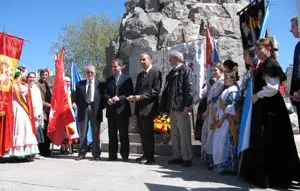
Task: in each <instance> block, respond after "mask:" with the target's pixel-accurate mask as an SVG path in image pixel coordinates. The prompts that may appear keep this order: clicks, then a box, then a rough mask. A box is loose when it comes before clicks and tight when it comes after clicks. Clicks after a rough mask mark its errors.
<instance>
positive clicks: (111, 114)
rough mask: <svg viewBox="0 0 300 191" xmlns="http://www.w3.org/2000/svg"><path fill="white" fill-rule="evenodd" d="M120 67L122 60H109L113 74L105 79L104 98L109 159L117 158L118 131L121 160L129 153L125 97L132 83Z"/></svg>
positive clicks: (124, 159)
mask: <svg viewBox="0 0 300 191" xmlns="http://www.w3.org/2000/svg"><path fill="white" fill-rule="evenodd" d="M122 69H123V62H122V60H120V59H115V60H113V61H112V62H111V70H112V73H113V75H112V76H110V77H108V78H107V79H106V93H105V100H106V102H107V108H106V117H107V120H108V136H109V146H108V150H109V157H108V160H109V161H116V160H118V157H117V152H118V131H119V137H120V142H121V149H120V154H121V156H122V159H123V161H127V160H128V155H129V137H128V126H129V117H130V116H131V109H130V104H129V101H128V100H127V99H126V97H128V96H129V95H132V93H133V84H132V79H131V77H130V76H128V75H126V74H123V73H122Z"/></svg>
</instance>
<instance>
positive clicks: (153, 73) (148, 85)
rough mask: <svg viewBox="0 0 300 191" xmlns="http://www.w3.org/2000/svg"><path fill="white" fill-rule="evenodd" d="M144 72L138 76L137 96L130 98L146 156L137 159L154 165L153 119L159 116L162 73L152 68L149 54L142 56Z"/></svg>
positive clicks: (142, 162)
mask: <svg viewBox="0 0 300 191" xmlns="http://www.w3.org/2000/svg"><path fill="white" fill-rule="evenodd" d="M140 63H141V66H142V68H143V71H142V72H140V73H139V74H138V76H137V80H136V86H135V96H129V101H134V102H136V103H135V115H136V116H137V122H138V128H139V129H140V134H141V140H142V146H143V151H144V154H143V156H142V157H139V158H137V159H136V161H137V162H140V163H141V164H152V163H154V162H155V160H154V129H153V126H154V124H153V119H154V117H155V116H156V115H157V114H158V106H159V105H158V101H159V100H158V99H159V93H160V90H161V83H162V77H161V72H160V71H158V70H157V69H155V68H154V67H152V58H151V56H150V55H149V54H147V53H143V54H141V55H140Z"/></svg>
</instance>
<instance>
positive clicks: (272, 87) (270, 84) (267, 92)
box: [257, 75, 280, 98]
mask: <svg viewBox="0 0 300 191" xmlns="http://www.w3.org/2000/svg"><path fill="white" fill-rule="evenodd" d="M264 79H265V81H266V83H267V85H266V86H264V87H263V88H262V89H261V90H260V91H259V92H257V96H258V97H259V98H264V97H272V96H274V95H275V94H276V93H277V92H278V90H279V86H280V79H279V77H273V78H272V77H270V76H268V75H265V76H264Z"/></svg>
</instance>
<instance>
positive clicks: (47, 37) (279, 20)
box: [0, 0, 297, 71]
mask: <svg viewBox="0 0 300 191" xmlns="http://www.w3.org/2000/svg"><path fill="white" fill-rule="evenodd" d="M125 2H126V0H84V1H81V0H75V1H74V0H51V1H41V0H26V1H20V0H9V1H5V0H2V2H1V11H0V30H1V31H3V30H4V31H5V32H6V33H9V34H12V35H15V36H19V37H22V38H24V39H25V45H24V47H23V51H22V56H21V59H20V62H19V64H20V65H23V66H26V67H27V68H28V70H29V71H35V70H37V69H40V68H45V67H50V68H52V69H53V68H54V60H53V55H52V54H51V53H50V47H51V43H52V42H54V41H56V40H57V37H58V35H59V34H60V33H61V32H62V27H63V26H64V24H70V23H73V22H75V21H77V20H80V19H81V18H82V17H83V16H87V15H98V14H100V13H101V12H103V13H105V14H107V15H108V16H109V17H111V18H115V19H117V18H122V16H123V14H124V13H125V7H124V3H125ZM237 11H238V10H237ZM296 12H297V11H296V0H272V6H271V10H270V17H269V20H268V31H269V34H271V35H275V36H276V39H277V41H278V42H279V62H280V64H281V65H282V67H283V69H284V70H285V69H286V67H288V66H289V65H291V64H292V60H293V53H294V47H295V45H296V43H297V39H295V38H294V37H293V35H292V34H291V33H290V32H289V31H290V19H291V17H293V16H296Z"/></svg>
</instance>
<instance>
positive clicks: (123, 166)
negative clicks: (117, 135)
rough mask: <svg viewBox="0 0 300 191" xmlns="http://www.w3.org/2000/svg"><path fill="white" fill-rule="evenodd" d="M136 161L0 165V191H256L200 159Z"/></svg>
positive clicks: (59, 158)
mask: <svg viewBox="0 0 300 191" xmlns="http://www.w3.org/2000/svg"><path fill="white" fill-rule="evenodd" d="M299 136H300V135H299ZM299 140H300V137H299ZM298 146H300V145H299V144H298ZM138 156H139V155H133V154H132V155H130V157H129V158H130V160H129V161H128V162H123V161H121V160H119V161H106V159H107V157H108V154H107V153H102V154H101V161H92V160H91V158H92V157H91V155H90V154H88V155H87V159H85V160H82V161H75V160H74V158H75V157H76V154H73V155H58V154H56V153H54V156H53V157H52V158H45V159H41V160H35V161H33V162H25V163H3V164H0V191H123V190H124V191H125V190H126V191H129V190H130V191H134V190H137V191H198V190H199V191H200V190H203V191H212V190H220V191H227V190H261V189H258V188H255V187H254V186H253V185H250V184H248V183H246V182H244V181H243V180H241V179H239V178H238V177H236V176H232V175H219V174H217V173H215V172H213V171H209V170H207V168H206V166H205V164H204V163H203V161H202V160H201V159H200V158H195V159H194V160H193V166H192V167H188V168H186V167H182V166H178V165H168V164H167V161H168V160H169V159H170V156H169V157H166V156H163V157H162V156H157V157H156V163H155V164H154V165H142V164H137V163H136V162H135V160H134V159H135V158H136V157H138ZM119 158H120V156H119ZM269 190H271V189H269Z"/></svg>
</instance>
